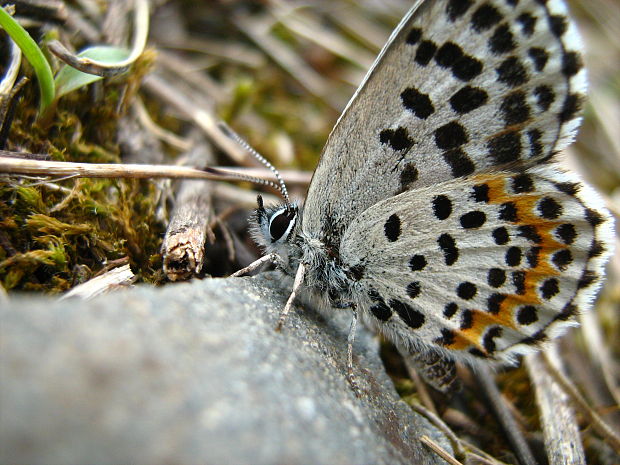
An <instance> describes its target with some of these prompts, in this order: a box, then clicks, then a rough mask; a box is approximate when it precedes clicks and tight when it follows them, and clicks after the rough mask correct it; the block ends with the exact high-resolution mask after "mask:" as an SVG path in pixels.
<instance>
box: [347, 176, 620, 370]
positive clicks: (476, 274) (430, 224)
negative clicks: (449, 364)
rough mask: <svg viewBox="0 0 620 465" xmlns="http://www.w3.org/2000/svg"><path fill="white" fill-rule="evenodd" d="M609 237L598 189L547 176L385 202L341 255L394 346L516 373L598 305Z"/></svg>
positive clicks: (351, 232) (456, 185) (449, 185)
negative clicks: (497, 363) (513, 368)
mask: <svg viewBox="0 0 620 465" xmlns="http://www.w3.org/2000/svg"><path fill="white" fill-rule="evenodd" d="M610 228H611V223H610V221H609V218H608V217H607V216H606V215H605V213H604V208H602V204H601V202H600V201H599V200H598V197H597V196H596V194H595V193H594V192H593V191H592V190H591V189H589V188H588V187H586V186H584V185H582V184H580V183H579V182H578V181H577V180H576V179H575V178H574V177H573V176H570V175H568V174H565V173H561V172H560V171H558V170H557V168H556V167H554V166H553V165H544V166H542V167H537V168H533V169H531V170H529V171H526V172H521V173H509V172H497V173H492V174H482V175H476V176H472V177H469V178H467V180H461V179H459V180H453V181H448V182H445V183H443V184H440V185H438V186H433V187H431V188H422V189H419V190H415V191H408V192H405V193H403V194H400V195H398V196H396V197H393V198H390V199H386V200H384V201H382V202H379V203H377V204H376V205H374V206H372V207H371V208H369V209H367V210H366V211H365V212H364V213H362V214H361V215H359V216H358V217H357V218H355V219H354V220H353V222H352V224H351V225H350V227H349V229H348V230H347V232H346V234H345V236H344V238H343V241H342V245H341V249H340V250H341V259H342V261H343V263H344V264H345V265H346V266H351V267H354V268H355V269H357V270H358V275H359V276H360V277H361V278H360V280H359V282H358V290H359V293H360V295H359V297H358V299H359V300H360V301H364V299H365V300H366V302H367V303H366V304H365V305H363V306H362V307H363V308H369V309H370V310H369V312H368V315H367V316H368V319H370V320H374V323H375V324H374V326H376V327H378V328H379V329H380V330H382V331H383V332H384V333H386V334H392V335H395V337H394V339H395V340H396V341H399V342H400V343H401V344H403V343H404V345H408V346H409V348H410V349H411V348H412V347H415V345H416V343H417V342H418V341H425V342H426V344H427V345H428V342H431V341H432V343H433V344H434V345H435V346H436V347H437V348H439V349H440V350H441V349H443V350H446V351H449V352H450V353H451V354H452V355H453V356H456V357H459V356H460V355H462V356H464V357H472V356H475V357H484V358H487V357H488V358H491V359H496V360H501V361H510V360H511V359H512V358H513V357H514V356H515V355H516V354H518V353H522V352H524V351H526V350H527V348H528V347H531V346H532V345H538V344H540V343H541V342H544V341H545V340H546V339H547V338H549V337H550V335H553V334H557V333H558V332H560V331H561V330H562V329H563V328H564V327H566V326H567V324H572V320H573V319H574V316H575V315H576V313H577V312H578V311H579V308H580V306H581V305H582V304H584V303H585V304H589V301H590V298H591V296H592V293H593V292H594V291H595V290H596V289H597V288H598V285H597V283H598V282H599V281H600V279H601V274H602V269H601V268H602V265H603V263H604V261H605V259H604V257H605V256H606V254H607V252H608V251H607V250H605V248H606V244H607V243H608V242H609V241H611V239H612V232H611V229H610ZM360 238H365V239H364V240H363V241H360ZM364 293H366V294H367V295H363V294H364Z"/></svg>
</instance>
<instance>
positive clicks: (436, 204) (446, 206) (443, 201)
mask: <svg viewBox="0 0 620 465" xmlns="http://www.w3.org/2000/svg"><path fill="white" fill-rule="evenodd" d="M432 203H433V213H434V215H435V217H436V218H437V219H438V220H445V219H446V218H448V217H449V216H450V214H451V213H452V201H451V200H450V199H449V198H448V197H447V196H445V195H443V194H442V195H437V196H435V197H434V198H433V202H432Z"/></svg>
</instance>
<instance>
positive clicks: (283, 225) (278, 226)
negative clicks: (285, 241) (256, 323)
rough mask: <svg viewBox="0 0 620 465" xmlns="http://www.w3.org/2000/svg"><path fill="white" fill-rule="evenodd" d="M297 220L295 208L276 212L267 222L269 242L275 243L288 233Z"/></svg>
mask: <svg viewBox="0 0 620 465" xmlns="http://www.w3.org/2000/svg"><path fill="white" fill-rule="evenodd" d="M296 218H297V210H296V209H295V208H283V209H282V210H280V211H278V212H276V213H275V214H274V215H273V216H272V217H271V221H270V222H269V234H270V235H271V242H277V241H278V240H280V239H281V238H282V236H284V235H285V234H286V233H288V232H289V231H290V230H291V228H292V227H293V225H294V224H295V219H296Z"/></svg>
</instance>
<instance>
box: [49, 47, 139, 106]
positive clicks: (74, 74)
mask: <svg viewBox="0 0 620 465" xmlns="http://www.w3.org/2000/svg"><path fill="white" fill-rule="evenodd" d="M129 53H130V52H129V51H128V50H126V49H124V48H120V47H113V46H108V45H96V46H94V47H89V48H87V49H85V50H82V51H81V52H80V53H78V55H77V56H79V57H80V58H90V59H91V60H96V61H100V62H102V63H109V64H114V63H118V62H121V61H123V60H126V59H127V57H128V56H129ZM100 79H103V78H102V77H101V76H96V75H94V74H87V73H83V72H82V71H78V70H77V69H75V68H73V67H71V66H68V65H64V66H63V67H62V68H60V70H59V71H58V73H57V74H56V92H57V94H58V98H60V97H62V96H63V95H65V94H67V93H69V92H71V91H73V90H75V89H78V88H80V87H83V86H86V85H88V84H90V83H91V82H95V81H98V80H100Z"/></svg>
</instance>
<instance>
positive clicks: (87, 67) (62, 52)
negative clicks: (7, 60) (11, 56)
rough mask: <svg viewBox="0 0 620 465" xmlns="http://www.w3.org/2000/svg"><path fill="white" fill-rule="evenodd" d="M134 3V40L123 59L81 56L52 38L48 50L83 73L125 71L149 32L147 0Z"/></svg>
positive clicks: (141, 48)
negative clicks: (106, 59)
mask: <svg viewBox="0 0 620 465" xmlns="http://www.w3.org/2000/svg"><path fill="white" fill-rule="evenodd" d="M134 5H135V22H134V40H133V44H132V47H131V52H130V54H129V56H128V57H127V58H126V59H125V60H122V61H119V62H117V63H114V64H110V63H106V62H103V61H97V60H93V59H90V58H81V57H78V56H76V55H74V54H72V53H71V52H69V50H67V49H66V48H65V46H64V45H62V44H61V43H60V42H59V41H57V40H53V41H51V42H50V43H49V44H48V48H49V50H50V51H51V52H52V53H53V54H54V55H56V56H57V57H58V58H60V59H61V60H62V61H64V62H65V63H67V64H68V65H69V66H71V67H73V68H75V69H78V70H80V71H82V72H83V73H88V74H95V75H97V76H105V77H111V76H116V75H118V74H121V73H124V72H126V71H127V69H128V68H129V67H130V66H131V65H132V64H133V63H134V62H135V61H136V60H137V59H138V57H139V56H140V55H141V54H142V52H143V51H144V47H145V45H146V39H147V36H148V32H149V3H148V0H134Z"/></svg>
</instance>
